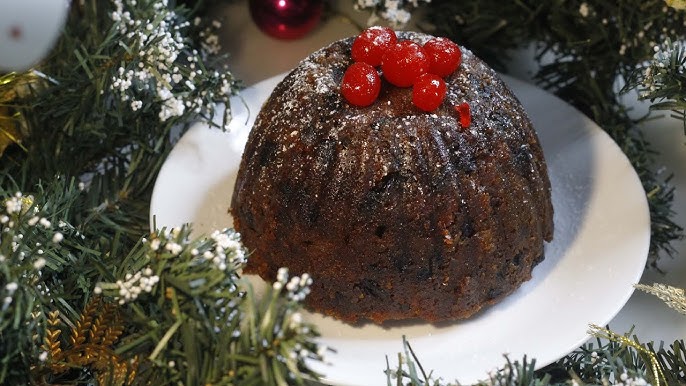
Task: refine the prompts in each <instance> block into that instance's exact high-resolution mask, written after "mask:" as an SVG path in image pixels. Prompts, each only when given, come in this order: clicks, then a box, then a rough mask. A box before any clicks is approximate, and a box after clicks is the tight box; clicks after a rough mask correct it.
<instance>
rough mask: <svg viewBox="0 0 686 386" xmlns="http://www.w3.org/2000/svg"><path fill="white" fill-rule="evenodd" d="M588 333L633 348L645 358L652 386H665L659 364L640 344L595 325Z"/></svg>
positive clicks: (651, 353)
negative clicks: (651, 377) (651, 374)
mask: <svg viewBox="0 0 686 386" xmlns="http://www.w3.org/2000/svg"><path fill="white" fill-rule="evenodd" d="M588 333H589V334H590V335H593V336H595V337H598V338H601V339H607V340H610V341H612V342H616V343H619V344H621V345H623V346H625V347H631V348H634V349H635V350H636V351H638V352H639V353H641V354H643V355H645V356H647V357H648V359H649V361H650V363H646V366H647V367H648V368H649V369H650V370H651V372H652V373H653V378H654V382H655V383H654V385H653V386H661V385H665V386H666V385H667V380H666V379H665V374H664V373H663V372H662V368H661V367H660V363H659V362H658V361H657V357H656V356H655V353H653V352H652V351H650V350H648V349H646V348H645V347H643V346H642V345H641V344H640V343H638V342H636V341H635V340H632V339H629V338H628V337H626V336H624V335H619V334H617V333H615V332H612V331H610V330H608V329H606V328H602V327H600V326H598V325H595V324H591V325H590V330H589V331H588ZM663 382H664V383H663Z"/></svg>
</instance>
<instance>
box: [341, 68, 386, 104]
mask: <svg viewBox="0 0 686 386" xmlns="http://www.w3.org/2000/svg"><path fill="white" fill-rule="evenodd" d="M380 91H381V78H380V77H379V74H378V73H377V72H376V69H375V68H374V67H372V66H371V65H370V64H367V63H364V62H357V63H353V64H351V65H350V67H348V69H347V70H345V73H344V74H343V80H342V81H341V94H343V97H344V98H345V99H346V100H347V101H348V102H349V103H350V104H351V105H354V106H359V107H364V106H369V105H371V104H372V103H374V101H375V100H376V98H377V97H378V96H379V92H380Z"/></svg>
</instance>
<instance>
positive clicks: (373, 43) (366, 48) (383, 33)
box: [351, 26, 398, 66]
mask: <svg viewBox="0 0 686 386" xmlns="http://www.w3.org/2000/svg"><path fill="white" fill-rule="evenodd" d="M397 41H398V38H397V36H396V35H395V32H394V31H393V30H392V29H390V28H388V27H380V26H374V27H369V28H367V29H366V30H364V31H362V32H361V33H360V34H359V35H358V36H357V38H355V41H354V42H353V46H352V50H351V56H352V57H353V60H354V61H356V62H365V63H367V64H370V65H372V66H378V65H380V64H381V58H382V57H383V54H384V52H386V50H387V49H388V48H389V47H390V46H392V45H393V44H395V43H396V42H397Z"/></svg>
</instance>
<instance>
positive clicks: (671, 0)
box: [665, 0, 686, 9]
mask: <svg viewBox="0 0 686 386" xmlns="http://www.w3.org/2000/svg"><path fill="white" fill-rule="evenodd" d="M665 2H666V3H667V5H669V6H670V7H672V8H674V9H686V0H665Z"/></svg>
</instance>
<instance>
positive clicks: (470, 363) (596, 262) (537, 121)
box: [150, 75, 650, 385]
mask: <svg viewBox="0 0 686 386" xmlns="http://www.w3.org/2000/svg"><path fill="white" fill-rule="evenodd" d="M282 77H283V75H281V76H278V77H275V78H270V79H267V80H265V81H263V82H260V83H258V84H256V85H255V86H253V87H250V88H247V89H246V90H244V91H243V92H242V93H241V97H242V99H243V101H240V100H239V99H234V100H233V101H232V102H233V103H232V106H233V114H234V115H233V116H234V118H233V120H232V122H231V129H230V132H222V131H221V130H219V129H215V128H209V127H208V126H207V125H204V124H198V125H195V126H194V127H192V128H191V129H190V130H189V131H188V132H187V133H186V134H185V135H184V136H183V137H182V138H181V139H180V140H179V142H178V144H177V145H176V147H175V148H174V149H173V151H172V152H171V154H170V155H169V157H168V159H167V160H166V162H165V164H164V166H163V167H162V170H161V171H160V174H159V176H158V178H157V182H156V185H155V190H154V192H153V195H152V201H151V203H150V216H151V221H152V219H153V217H155V219H156V220H155V221H156V224H157V227H162V226H167V227H171V226H179V225H182V224H184V223H193V224H194V229H195V232H196V233H201V232H202V233H209V232H211V231H212V230H214V229H220V228H225V227H230V226H231V224H232V221H231V218H230V216H229V214H228V212H227V210H228V207H229V204H230V200H231V194H232V192H233V184H234V179H235V176H236V173H237V171H238V165H239V162H240V157H241V153H242V150H243V146H244V144H245V141H246V140H247V136H248V132H249V130H250V127H251V126H252V123H253V121H254V119H255V116H256V115H257V113H258V111H259V109H260V107H261V105H262V103H263V102H264V100H265V99H266V98H267V97H268V95H269V94H270V92H271V90H272V89H273V88H274V86H275V85H276V84H277V83H278V81H279V80H280V79H282ZM504 79H505V80H506V82H507V83H508V84H509V85H510V86H511V87H512V89H513V91H514V92H515V94H517V96H518V97H519V99H520V100H521V101H522V102H523V104H524V106H525V107H526V108H527V111H528V112H529V115H530V116H531V119H532V120H533V123H534V125H535V127H536V128H537V130H538V134H539V138H540V140H541V143H542V145H543V149H544V153H545V156H546V160H547V163H548V169H549V173H550V179H551V182H552V188H553V206H554V209H555V217H554V221H555V238H554V240H553V242H552V243H550V244H549V245H547V246H546V259H545V260H544V261H543V262H542V263H541V264H539V265H538V266H537V267H536V268H535V269H534V272H533V278H532V279H531V280H530V281H528V282H526V283H524V285H522V286H521V287H520V288H519V289H518V290H517V291H516V292H515V293H513V294H512V295H510V296H509V297H507V298H506V299H505V300H504V301H502V302H500V303H498V304H497V305H495V306H493V307H491V308H489V309H487V310H486V311H484V312H480V313H479V314H478V315H477V316H476V317H473V318H471V319H469V320H466V321H457V322H454V323H450V324H447V325H441V326H433V325H430V324H414V325H397V326H394V327H390V328H382V327H379V326H376V325H371V324H370V325H365V326H362V327H352V326H350V325H347V324H344V323H341V322H339V321H336V320H333V319H331V318H328V317H323V316H321V315H318V314H309V315H308V316H307V318H308V319H309V320H310V321H312V322H314V323H316V324H317V326H318V327H319V330H320V331H321V333H322V337H321V342H322V343H323V344H325V345H327V346H329V347H332V348H335V349H336V350H337V352H336V353H334V354H329V355H328V356H327V362H328V363H326V364H322V363H313V364H312V366H313V367H314V368H315V369H316V370H317V371H319V372H321V373H323V374H325V378H324V381H325V382H326V383H330V384H336V385H367V384H383V383H384V380H385V375H384V374H383V370H384V369H385V368H386V356H388V358H389V361H390V363H391V367H392V368H394V367H395V365H396V364H397V353H398V352H400V351H402V349H403V347H402V336H403V335H405V336H407V338H408V339H409V341H410V343H411V344H412V347H413V349H414V351H415V352H416V353H417V355H418V357H419V359H420V361H421V363H422V365H423V367H424V368H425V369H427V370H429V369H430V370H433V371H434V374H436V375H437V376H441V377H443V379H445V380H448V381H454V380H458V381H459V382H461V383H463V384H469V383H473V382H475V381H477V380H479V379H484V378H487V373H488V371H490V370H492V369H494V368H496V367H501V366H502V365H503V364H504V363H505V359H504V357H503V355H504V354H507V355H508V356H509V358H510V359H512V360H518V359H521V358H522V357H523V355H524V354H526V355H527V356H528V357H529V358H536V360H537V362H536V364H537V367H540V366H543V365H545V364H548V363H550V362H553V361H555V360H557V359H558V358H560V357H562V356H564V355H565V354H567V353H568V352H570V351H572V350H574V349H575V348H576V347H578V346H579V345H581V344H582V343H584V342H585V341H586V340H587V339H588V335H587V330H588V325H589V324H590V323H595V324H598V325H605V324H606V323H608V322H609V321H610V320H611V319H612V318H613V316H614V315H615V314H616V313H617V312H618V311H619V310H620V309H621V308H622V306H623V305H624V304H625V303H626V301H627V300H628V299H629V296H630V295H631V293H632V292H633V286H632V285H633V284H634V283H637V282H638V280H639V278H640V276H641V273H642V271H643V268H644V265H645V261H646V257H647V254H648V245H649V239H650V220H649V214H648V205H647V202H646V197H645V193H644V191H643V189H642V187H641V183H640V181H639V179H638V177H637V176H636V173H635V172H634V170H633V169H632V167H631V165H630V164H629V162H628V160H627V159H626V157H625V156H624V154H623V153H622V151H621V150H620V149H619V147H618V146H617V145H616V144H615V143H614V142H613V141H612V140H611V139H610V137H608V135H607V134H606V133H605V132H604V131H602V130H601V129H600V128H599V127H598V126H597V125H596V124H595V123H593V122H592V121H591V120H589V119H588V118H586V117H585V116H584V115H583V114H581V113H579V112H578V111H577V110H575V109H574V108H573V107H571V106H570V105H568V104H566V103H565V102H563V101H561V100H560V99H558V98H556V97H555V96H553V95H551V94H549V93H547V92H545V91H543V90H541V89H539V88H536V87H534V86H532V85H530V84H527V83H524V82H522V81H518V80H516V79H513V78H509V77H504Z"/></svg>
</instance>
